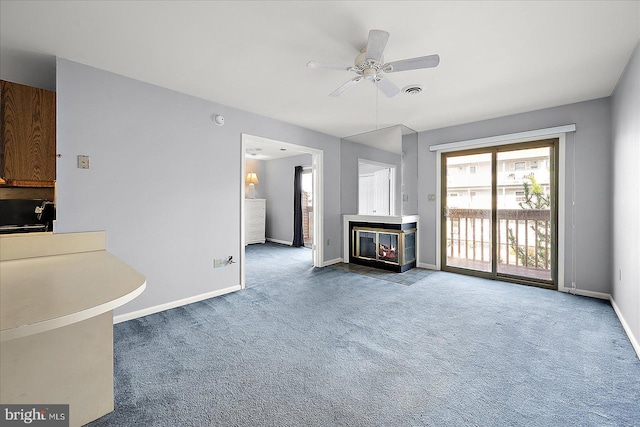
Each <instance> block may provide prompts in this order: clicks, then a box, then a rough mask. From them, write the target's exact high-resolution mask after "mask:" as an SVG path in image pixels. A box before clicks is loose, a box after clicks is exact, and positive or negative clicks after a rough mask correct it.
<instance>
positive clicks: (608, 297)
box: [558, 288, 611, 301]
mask: <svg viewBox="0 0 640 427" xmlns="http://www.w3.org/2000/svg"><path fill="white" fill-rule="evenodd" d="M558 290H559V291H560V292H565V293H568V294H573V295H580V296H583V297H591V298H598V299H606V300H607V301H611V295H609V294H605V293H604V292H595V291H587V290H585V289H576V290H575V291H574V290H572V289H571V288H564V289H562V290H560V289H558Z"/></svg>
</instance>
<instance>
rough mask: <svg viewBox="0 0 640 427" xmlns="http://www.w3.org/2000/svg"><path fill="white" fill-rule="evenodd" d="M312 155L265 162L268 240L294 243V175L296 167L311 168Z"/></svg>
mask: <svg viewBox="0 0 640 427" xmlns="http://www.w3.org/2000/svg"><path fill="white" fill-rule="evenodd" d="M311 162H312V155H311V154H302V155H299V156H293V157H285V158H283V159H275V160H267V161H265V162H264V163H265V169H264V176H265V185H264V190H265V193H264V194H265V198H266V199H267V202H266V203H267V224H266V227H267V230H266V233H267V238H269V239H275V240H279V241H283V242H288V243H289V244H291V242H293V174H294V168H295V167H296V166H311Z"/></svg>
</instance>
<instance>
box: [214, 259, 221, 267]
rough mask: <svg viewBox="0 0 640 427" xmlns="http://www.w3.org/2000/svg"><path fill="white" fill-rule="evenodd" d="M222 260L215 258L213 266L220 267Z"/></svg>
mask: <svg viewBox="0 0 640 427" xmlns="http://www.w3.org/2000/svg"><path fill="white" fill-rule="evenodd" d="M222 265H223V264H222V260H221V259H214V260H213V268H220V267H222Z"/></svg>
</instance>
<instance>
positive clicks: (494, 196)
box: [441, 139, 558, 288]
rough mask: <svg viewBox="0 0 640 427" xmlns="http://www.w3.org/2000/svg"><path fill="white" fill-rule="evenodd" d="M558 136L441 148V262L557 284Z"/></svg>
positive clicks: (546, 284)
mask: <svg viewBox="0 0 640 427" xmlns="http://www.w3.org/2000/svg"><path fill="white" fill-rule="evenodd" d="M557 146H558V143H557V140H555V139H554V140H544V141H535V142H527V143H521V144H514V145H506V146H498V147H490V148H486V149H482V150H473V151H462V152H453V153H445V154H443V155H442V201H443V204H442V213H443V220H442V229H441V236H442V242H441V254H442V256H441V259H442V264H443V265H442V268H443V270H446V271H455V272H459V273H464V274H472V275H477V276H482V277H488V278H494V279H498V278H499V279H502V280H510V281H514V282H518V283H525V284H533V285H538V286H544V287H550V288H556V286H557V285H556V259H557V256H556V254H557V243H556V242H557V238H556V236H557V231H556V230H557V213H556V212H557V209H556V205H557V203H556V199H557V189H556V182H557V167H556V158H557Z"/></svg>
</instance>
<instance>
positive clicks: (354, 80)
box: [329, 76, 364, 96]
mask: <svg viewBox="0 0 640 427" xmlns="http://www.w3.org/2000/svg"><path fill="white" fill-rule="evenodd" d="M363 79H364V77H362V76H357V77H354V78H352V79H351V80H349V81H348V82H346V83H345V84H343V85H342V86H340V87H339V88H338V89H336V90H334V91H333V92H331V93H330V94H329V96H340V95H342V93H343V92H344V91H345V90H347V89H349V88H350V87H351V86H355V85H356V84H358V83H360V81H362V80H363Z"/></svg>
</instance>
